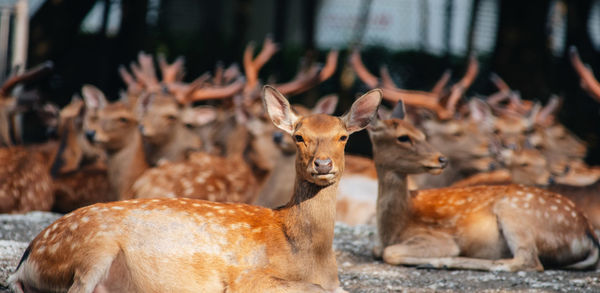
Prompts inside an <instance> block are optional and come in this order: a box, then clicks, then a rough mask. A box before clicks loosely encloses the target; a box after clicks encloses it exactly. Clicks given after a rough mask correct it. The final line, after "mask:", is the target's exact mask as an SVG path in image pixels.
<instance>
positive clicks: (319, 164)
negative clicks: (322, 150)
mask: <svg viewBox="0 0 600 293" xmlns="http://www.w3.org/2000/svg"><path fill="white" fill-rule="evenodd" d="M332 168H333V162H332V161H331V159H330V158H327V159H324V160H322V159H316V160H315V169H316V170H317V173H319V174H326V173H329V172H330V171H331V169H332Z"/></svg>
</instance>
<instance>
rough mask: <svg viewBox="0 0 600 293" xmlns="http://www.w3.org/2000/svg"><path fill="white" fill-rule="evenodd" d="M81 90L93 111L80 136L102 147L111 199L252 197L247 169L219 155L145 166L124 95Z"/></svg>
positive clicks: (248, 199) (134, 121) (243, 199)
mask: <svg viewBox="0 0 600 293" xmlns="http://www.w3.org/2000/svg"><path fill="white" fill-rule="evenodd" d="M83 94H84V99H85V100H86V101H87V102H86V103H87V104H88V105H90V107H96V108H95V109H92V110H93V111H96V113H97V115H96V117H95V118H94V119H92V120H91V121H90V123H88V125H86V132H87V133H86V135H87V136H88V138H89V139H90V140H92V141H93V142H94V143H95V144H96V145H98V146H99V147H101V148H102V149H103V150H105V151H106V154H107V163H106V165H107V170H108V179H109V183H110V190H111V193H112V194H114V195H115V197H116V199H120V200H122V199H130V198H134V197H165V196H167V197H181V196H186V197H194V196H204V197H207V198H213V197H215V200H220V201H230V200H234V199H235V200H237V201H240V202H251V201H252V200H253V196H254V193H253V192H252V189H253V188H254V187H253V186H254V181H253V178H252V174H251V171H250V170H249V169H248V168H247V167H246V168H244V167H243V164H241V163H237V164H232V162H228V163H224V160H225V159H224V158H219V157H215V156H208V155H205V154H199V155H198V157H197V158H196V159H189V160H186V161H183V162H179V163H164V164H162V165H160V166H157V167H155V168H151V167H150V165H149V164H148V162H147V159H146V154H145V152H144V148H143V143H142V136H141V133H140V132H139V131H138V126H137V125H138V122H137V116H136V114H135V111H134V108H135V105H132V104H131V102H130V101H128V100H124V99H121V100H119V101H116V102H113V103H108V102H107V100H106V98H105V96H104V95H103V94H102V92H101V91H99V90H94V91H83ZM233 163H235V162H233ZM169 178H177V180H169ZM242 179H243V180H242ZM217 195H218V196H221V197H219V198H216V196H217Z"/></svg>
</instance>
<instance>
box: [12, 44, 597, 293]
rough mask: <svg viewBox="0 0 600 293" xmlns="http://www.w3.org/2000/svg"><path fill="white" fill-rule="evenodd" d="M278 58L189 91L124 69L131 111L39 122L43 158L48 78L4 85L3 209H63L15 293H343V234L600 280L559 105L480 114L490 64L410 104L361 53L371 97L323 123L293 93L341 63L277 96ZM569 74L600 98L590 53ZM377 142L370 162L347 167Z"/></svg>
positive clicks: (93, 97)
mask: <svg viewBox="0 0 600 293" xmlns="http://www.w3.org/2000/svg"><path fill="white" fill-rule="evenodd" d="M277 51H278V46H277V45H276V44H275V43H273V41H272V40H270V39H269V38H267V39H266V40H265V42H264V43H263V46H262V49H261V51H260V52H259V53H258V54H257V55H256V56H254V45H252V44H251V45H249V46H247V48H246V50H245V51H244V54H243V68H242V69H240V68H238V67H237V65H235V64H234V65H231V66H229V67H224V66H223V65H222V64H218V65H217V66H216V68H215V70H214V72H212V73H210V74H209V73H207V74H204V75H202V76H200V77H198V78H196V79H195V80H194V81H192V82H190V83H186V82H184V81H183V77H184V73H185V68H184V60H183V59H182V58H179V59H176V60H175V61H174V62H173V63H171V64H169V63H168V62H167V61H166V59H165V58H164V57H163V56H160V55H159V56H158V57H157V58H156V60H155V59H154V58H153V56H151V55H147V54H145V53H140V54H139V56H138V59H137V60H136V62H132V63H131V65H130V66H129V68H126V67H121V68H120V69H119V73H120V76H121V78H122V79H123V82H124V83H125V85H126V89H125V90H124V91H123V92H121V94H120V97H119V98H118V99H107V98H106V97H105V95H104V93H103V92H102V91H101V90H99V89H98V88H96V87H94V86H92V85H84V86H83V87H82V89H81V93H78V94H75V95H74V96H73V98H72V100H71V102H70V103H69V104H68V105H66V106H64V107H63V108H62V109H59V108H58V107H56V106H54V105H44V106H38V107H36V111H40V112H44V113H45V116H46V117H48V118H47V119H46V122H47V124H48V127H49V128H52V129H54V130H56V131H55V132H56V136H57V137H56V139H52V140H50V141H49V142H47V143H43V144H36V145H23V144H22V143H20V126H19V123H18V122H19V121H18V119H17V117H18V116H19V113H20V112H21V111H23V108H25V107H24V106H22V105H21V104H22V103H21V102H20V101H19V100H18V99H17V98H16V97H14V96H12V95H11V93H12V90H13V88H14V87H15V86H16V85H18V84H19V83H22V82H25V81H28V80H31V79H33V78H35V77H36V76H39V75H40V74H43V73H44V72H46V71H47V69H48V67H49V65H44V66H41V67H38V68H34V69H32V70H30V71H29V72H26V73H25V74H21V75H14V76H13V77H12V78H10V79H9V80H7V81H6V82H5V83H4V84H3V85H2V87H1V88H0V145H1V146H2V148H0V161H1V162H2V167H1V168H0V212H2V213H24V212H28V211H31V210H41V211H54V212H59V213H64V214H65V215H64V216H63V217H61V218H60V219H58V220H57V221H56V222H54V223H53V224H51V225H50V226H49V227H47V228H45V229H44V230H43V231H42V232H41V233H40V234H39V235H37V237H35V239H34V240H33V241H32V242H31V243H30V245H29V247H28V248H27V249H26V251H25V253H24V255H23V257H22V259H21V261H20V263H19V265H18V266H17V268H16V270H15V271H14V274H13V275H12V276H11V277H10V278H9V283H10V284H11V286H12V289H13V290H14V291H15V292H213V291H215V292H217V291H218V292H223V291H226V292H344V291H343V289H342V288H341V287H340V282H339V279H338V269H337V265H336V258H335V252H334V251H333V248H332V243H333V238H334V225H335V222H336V221H340V222H345V223H347V224H349V225H358V224H374V225H376V227H377V243H376V244H375V245H374V246H373V255H374V258H378V259H382V260H383V261H384V262H386V263H388V264H392V265H408V266H426V267H432V268H452V269H473V270H487V271H511V272H512V271H522V270H535V271H541V270H544V269H545V268H563V269H595V268H596V266H597V264H598V263H599V258H600V255H599V253H600V251H599V250H600V245H599V243H598V235H600V234H598V233H599V232H600V199H599V198H598V194H597V193H598V192H599V191H600V187H599V186H600V185H599V184H600V183H599V182H600V180H599V179H600V168H598V167H593V166H588V165H586V163H585V162H584V157H585V155H586V145H585V144H584V143H583V142H582V141H581V140H580V139H578V138H577V137H576V136H575V135H574V134H572V133H571V132H569V130H568V129H567V128H566V127H565V126H563V125H562V124H560V122H559V121H558V119H557V118H556V115H557V112H558V110H559V108H560V104H561V102H562V100H561V99H560V98H558V97H552V98H550V99H549V101H548V103H547V104H546V105H540V104H539V103H534V102H532V101H530V100H526V99H521V97H520V96H519V93H518V92H517V91H514V90H513V89H511V88H510V87H509V86H508V85H507V84H506V83H505V82H504V81H503V80H502V79H501V78H500V77H499V76H496V75H493V76H492V78H491V81H492V82H493V83H494V84H495V86H496V87H497V88H498V91H497V92H496V93H494V94H492V95H490V96H488V97H485V98H482V97H473V98H470V99H469V100H465V92H466V91H467V89H468V88H469V87H470V85H471V83H472V82H473V81H474V80H475V78H476V76H477V74H478V69H479V68H478V63H477V60H476V59H475V58H474V57H471V58H470V59H469V62H468V65H467V67H466V71H465V74H464V76H462V77H461V78H459V79H458V81H457V82H456V83H454V84H452V85H449V82H450V80H451V74H450V72H449V71H447V72H445V73H443V75H442V76H441V78H440V79H439V81H438V82H437V83H436V84H435V85H434V86H433V87H432V89H431V90H430V91H417V90H405V89H401V88H399V87H398V86H397V85H396V84H395V83H394V81H393V79H392V78H391V76H390V73H389V71H388V69H387V68H386V67H385V66H384V67H381V71H380V74H379V75H380V76H379V77H377V76H376V75H374V74H372V73H371V72H370V71H369V70H368V68H367V66H365V64H363V62H362V60H361V56H360V53H359V52H358V51H353V52H351V54H350V58H349V66H350V68H352V69H353V71H354V74H355V75H356V76H358V78H359V79H360V81H362V82H363V83H364V84H365V85H366V86H367V87H369V88H371V90H370V91H369V92H367V93H365V94H364V95H362V96H360V97H359V98H358V99H356V101H354V103H353V104H352V106H351V108H350V110H349V111H347V113H346V114H345V115H343V116H332V114H333V113H334V112H335V110H336V106H337V102H338V99H337V96H335V95H330V96H325V97H323V98H322V99H320V100H319V101H318V102H317V104H316V105H315V106H314V107H313V108H312V109H310V108H306V107H304V106H301V105H291V104H290V103H289V101H288V100H287V98H286V97H285V96H292V95H296V94H300V93H303V92H306V91H307V90H309V89H311V88H314V87H315V86H317V85H319V84H320V83H322V82H323V81H325V80H327V79H329V78H330V77H331V76H332V75H333V74H334V73H335V71H336V68H337V62H338V53H337V52H336V51H331V52H329V54H328V55H327V56H326V57H325V60H326V61H325V64H322V65H321V64H317V63H311V62H306V61H304V62H302V64H301V67H300V69H299V70H298V73H297V75H296V76H295V77H294V79H293V80H291V81H288V82H282V83H277V82H274V81H271V82H270V84H271V85H262V84H261V81H260V80H259V78H258V76H259V71H260V69H261V68H262V67H263V66H264V65H265V64H266V63H267V62H268V61H269V59H270V58H271V57H272V56H273V55H274V54H275V53H276V52H277ZM571 61H572V64H573V67H574V69H575V71H576V72H577V73H578V75H579V76H580V77H581V84H582V87H583V88H584V89H585V90H586V91H587V92H589V93H590V95H591V96H593V97H594V98H596V99H599V100H600V83H598V81H597V80H596V79H595V77H594V75H593V74H592V72H591V70H590V69H589V68H588V67H587V66H586V65H585V64H583V63H582V61H581V60H580V59H579V56H578V54H577V51H576V50H575V49H571ZM156 64H157V65H158V68H157V67H156V66H155V65H156ZM157 69H158V70H157ZM157 73H158V74H157ZM382 103H388V104H391V105H393V109H391V110H388V109H386V108H385V107H384V106H380V104H382ZM363 129H366V130H367V132H368V135H369V138H370V141H371V144H372V149H373V157H372V159H370V158H366V157H360V156H355V155H349V154H344V149H345V146H346V143H347V142H348V139H349V136H350V134H352V133H354V132H357V131H360V130H363Z"/></svg>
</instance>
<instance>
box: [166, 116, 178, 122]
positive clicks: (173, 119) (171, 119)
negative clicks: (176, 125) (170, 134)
mask: <svg viewBox="0 0 600 293" xmlns="http://www.w3.org/2000/svg"><path fill="white" fill-rule="evenodd" d="M176 119H177V117H175V115H167V120H169V121H175V120H176Z"/></svg>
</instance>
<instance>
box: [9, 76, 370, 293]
mask: <svg viewBox="0 0 600 293" xmlns="http://www.w3.org/2000/svg"><path fill="white" fill-rule="evenodd" d="M263 100H264V104H265V107H266V109H267V112H268V114H269V116H270V117H271V119H272V120H273V123H274V124H275V125H276V126H277V127H279V128H280V129H282V130H283V131H285V132H286V133H289V134H290V135H292V136H293V137H294V139H295V142H296V147H297V149H298V152H297V157H296V163H295V165H296V175H297V176H296V183H295V188H294V195H293V196H292V199H291V200H290V201H289V202H288V204H286V205H285V206H283V207H281V208H279V209H275V210H273V209H268V208H261V207H257V206H250V205H244V204H231V203H215V202H208V201H201V200H193V199H183V198H182V199H144V200H142V199H137V200H127V201H121V202H114V203H108V204H96V205H92V206H89V207H85V208H82V209H79V210H77V211H75V212H73V213H71V214H68V215H65V216H64V217H62V218H61V219H59V220H57V221H56V222H54V224H52V225H50V226H49V227H48V228H46V229H45V230H43V231H42V232H41V233H40V234H39V235H38V236H37V237H36V238H35V239H34V240H33V241H32V242H31V244H30V245H29V248H28V249H27V250H26V251H27V252H26V253H25V255H24V257H23V259H22V261H21V263H20V264H19V266H18V268H17V271H16V272H15V273H14V274H13V275H12V276H11V277H10V279H9V282H10V284H11V285H12V287H13V288H14V289H15V290H16V291H17V292H33V291H35V292H40V291H53V292H57V291H63V292H64V291H69V292H93V291H96V292H98V291H100V292H105V291H109V292H114V291H123V292H217V291H232V292H338V291H343V289H341V288H340V287H339V280H338V272H337V265H336V260H335V253H334V251H333V249H332V242H333V236H334V235H333V228H334V216H335V195H336V192H337V191H336V189H337V186H338V182H339V178H340V176H341V174H342V172H343V170H344V146H345V144H346V141H347V138H348V135H350V134H351V133H353V132H355V131H358V130H360V129H362V128H364V127H366V126H367V125H368V123H369V122H370V120H371V119H372V117H373V116H374V114H375V112H376V109H377V106H378V105H379V103H380V100H381V92H380V91H377V90H375V91H371V92H369V93H367V94H365V95H364V96H362V97H361V98H359V99H358V100H357V101H355V102H354V104H353V106H352V107H351V110H350V112H349V113H348V114H347V115H345V116H342V117H333V116H329V115H324V114H320V115H310V116H297V115H296V114H295V113H293V112H292V111H291V109H290V105H289V103H288V102H287V100H286V98H285V97H283V96H282V95H280V94H279V93H278V92H277V91H276V90H275V89H273V88H271V87H268V86H267V87H265V89H264V93H263ZM172 280H177V281H172Z"/></svg>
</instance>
